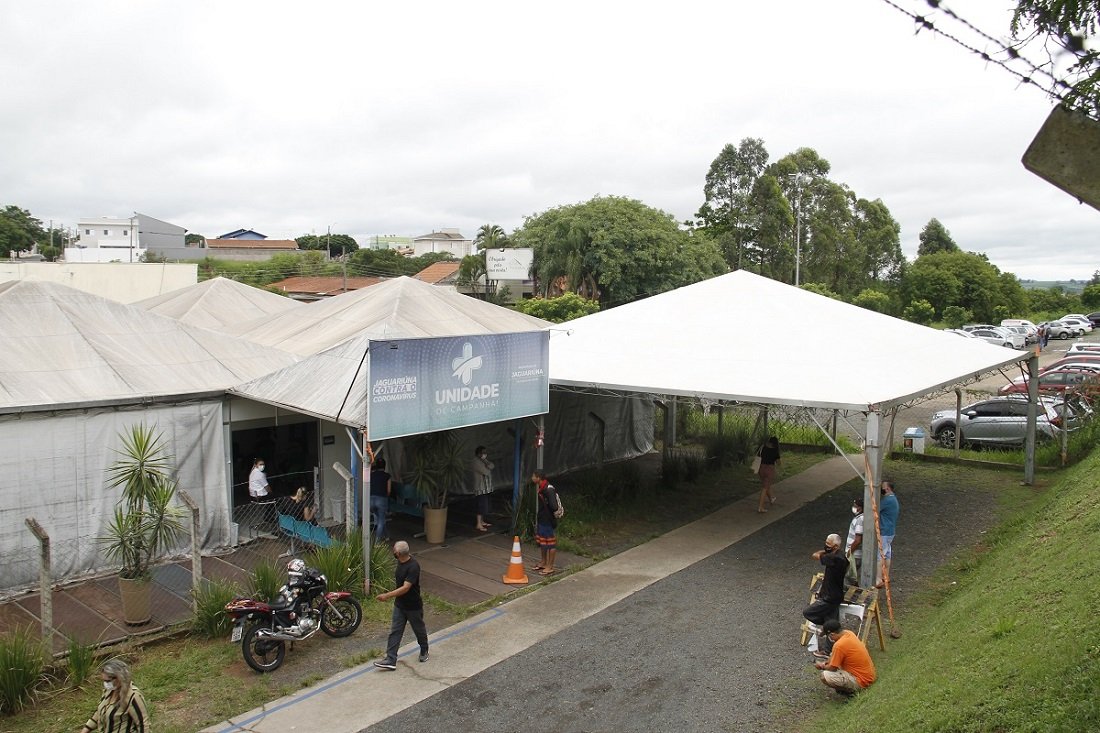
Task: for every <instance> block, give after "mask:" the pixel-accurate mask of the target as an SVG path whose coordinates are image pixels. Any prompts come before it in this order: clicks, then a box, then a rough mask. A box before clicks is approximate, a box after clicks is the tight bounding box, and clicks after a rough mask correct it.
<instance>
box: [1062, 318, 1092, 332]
mask: <svg viewBox="0 0 1100 733" xmlns="http://www.w3.org/2000/svg"><path fill="white" fill-rule="evenodd" d="M1058 320H1059V321H1061V322H1062V323H1068V324H1069V325H1071V326H1077V327H1078V328H1080V329H1081V333H1083V334H1085V333H1092V321H1090V320H1089V319H1087V318H1085V317H1084V316H1062V317H1061V318H1059V319H1058Z"/></svg>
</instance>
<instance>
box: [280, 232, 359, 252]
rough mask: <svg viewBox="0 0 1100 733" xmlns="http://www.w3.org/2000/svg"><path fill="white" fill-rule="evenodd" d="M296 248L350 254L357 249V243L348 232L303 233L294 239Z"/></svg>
mask: <svg viewBox="0 0 1100 733" xmlns="http://www.w3.org/2000/svg"><path fill="white" fill-rule="evenodd" d="M294 241H295V242H297V243H298V249H306V250H320V251H322V252H328V253H330V254H332V255H333V256H339V255H342V254H351V253H352V252H357V251H358V250H359V244H358V243H357V242H356V241H355V238H354V237H352V236H351V235H350V234H332V235H329V234H327V233H326V234H303V235H302V236H300V237H296V238H295V239H294Z"/></svg>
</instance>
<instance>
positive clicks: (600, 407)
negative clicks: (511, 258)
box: [229, 277, 653, 486]
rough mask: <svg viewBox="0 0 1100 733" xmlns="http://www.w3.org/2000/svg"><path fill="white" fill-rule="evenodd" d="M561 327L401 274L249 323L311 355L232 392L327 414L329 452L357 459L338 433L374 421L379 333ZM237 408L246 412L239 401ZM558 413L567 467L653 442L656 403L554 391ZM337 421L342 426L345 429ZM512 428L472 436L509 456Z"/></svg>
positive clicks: (554, 418)
mask: <svg viewBox="0 0 1100 733" xmlns="http://www.w3.org/2000/svg"><path fill="white" fill-rule="evenodd" d="M551 325H552V324H550V323H548V322H546V321H543V320H541V319H538V318H533V317H531V316H527V315H524V314H522V313H518V312H516V311H513V310H510V309H507V308H501V307H500V306H496V305H493V304H491V303H486V302H484V301H481V300H477V299H475V298H471V297H469V296H466V295H462V294H459V293H457V292H455V291H454V290H452V289H450V288H439V287H435V286H433V285H428V284H426V283H423V282H420V281H418V280H414V279H412V278H408V277H400V278H396V279H394V280H390V281H388V282H385V283H381V284H379V285H374V286H372V287H370V288H366V289H364V290H358V291H352V292H349V293H345V294H342V295H338V296H336V297H334V298H331V299H329V300H326V301H324V302H320V303H315V304H311V305H309V306H307V307H305V308H300V309H294V310H292V311H288V312H286V313H284V314H281V315H279V316H276V317H274V318H272V319H270V320H269V321H268V322H267V323H266V324H262V325H261V324H256V325H255V326H254V327H249V328H247V329H244V330H245V331H247V333H246V334H245V336H246V337H247V338H249V339H254V340H256V341H257V342H258V343H261V344H265V345H270V346H276V347H278V348H282V349H286V350H288V351H292V352H294V353H297V354H302V355H303V357H304V358H303V359H302V361H300V362H299V363H297V364H294V365H292V366H290V367H287V368H285V369H281V370H279V371H277V372H273V373H271V374H267V375H264V376H262V377H258V378H257V379H255V380H252V381H251V382H248V383H245V384H242V385H239V386H237V387H234V388H233V389H231V390H229V391H230V393H231V394H233V395H236V396H238V397H241V398H246V399H247V400H249V401H252V402H256V403H263V404H267V405H271V406H274V407H275V408H277V409H278V410H280V411H281V412H286V411H291V412H295V413H299V414H303V415H310V416H313V417H315V418H318V419H320V420H321V421H323V428H324V430H325V431H331V433H333V437H334V439H335V440H334V444H335V446H336V447H335V448H333V449H332V450H331V451H330V452H329V455H330V456H331V458H332V459H333V460H340V461H347V460H350V452H351V447H350V441H348V440H346V439H345V438H343V437H338V436H339V435H340V433H345V434H346V429H348V428H350V429H352V430H360V429H364V428H366V427H367V423H368V421H367V382H366V370H365V369H364V360H365V358H367V357H366V354H367V347H368V343H369V341H370V340H371V339H391V338H415V337H431V336H462V335H476V334H491V333H518V332H524V331H538V330H543V329H545V328H548V327H550V326H551ZM232 410H233V413H234V414H236V413H237V411H238V407H237V406H234V407H233V408H232ZM234 419H235V418H234ZM549 419H550V422H549V424H548V425H547V430H548V431H550V432H551V433H552V434H557V435H570V440H571V443H570V444H569V445H568V446H564V447H563V446H561V445H560V444H559V447H558V448H557V449H556V450H559V451H560V454H552V455H551V460H552V461H556V463H554V465H557V466H559V467H560V468H568V467H573V466H576V465H582V464H584V463H594V462H597V461H598V460H600V459H612V458H621V457H627V456H634V455H639V454H640V453H644V452H646V451H648V450H649V449H650V447H651V446H652V428H653V423H652V406H651V404H650V403H648V402H646V403H644V404H639V403H637V402H624V401H622V400H617V399H609V398H598V397H584V398H578V397H577V396H575V395H566V396H564V397H563V396H561V395H552V398H551V412H550V418H549ZM325 425H328V426H329V427H325ZM336 426H340V427H341V428H342V429H341V430H339V431H337V430H336V429H335V427H336ZM509 427H510V426H507V425H498V426H496V427H486V426H482V427H479V428H471V429H468V430H469V431H470V432H469V434H468V435H467V437H468V440H469V441H473V442H478V443H480V444H483V445H485V446H487V447H488V448H489V449H490V450H491V451H493V452H494V454H495V455H498V456H500V455H506V454H510V453H511V452H512V444H511V442H510V441H511V438H510V436H509V433H508V429H509ZM533 432H534V430H533V427H532V430H531V433H532V434H533ZM398 443H399V442H398ZM471 448H472V446H471ZM395 458H396V461H395V460H394V459H395ZM400 460H401V459H400V453H399V452H397V453H396V455H394V454H391V460H390V466H389V468H390V470H391V472H392V473H394V474H395V475H400V473H401V465H400ZM331 464H332V460H329V459H328V457H326V459H325V460H323V467H324V470H325V472H326V473H325V481H324V482H325V484H326V485H329V486H331V485H337V486H340V485H342V482H341V481H340V480H339V479H338V477H337V475H336V474H335V472H334V471H332V468H331ZM497 473H498V475H497V477H496V478H497V481H498V482H499V483H502V484H503V483H508V482H510V480H511V475H510V471H509V469H508V466H506V465H503V464H501V465H499V466H498V469H497Z"/></svg>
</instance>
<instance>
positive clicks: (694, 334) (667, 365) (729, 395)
mask: <svg viewBox="0 0 1100 733" xmlns="http://www.w3.org/2000/svg"><path fill="white" fill-rule="evenodd" d="M1025 358H1027V354H1024V353H1022V352H1018V351H1014V350H1010V349H1005V348H1002V347H998V346H993V345H991V344H987V343H985V342H984V341H980V340H979V339H963V338H959V337H958V336H956V335H954V334H950V333H945V332H943V331H937V330H935V329H932V328H927V327H925V326H919V325H916V324H913V323H909V322H908V321H903V320H900V319H897V318H893V317H891V316H886V315H883V314H881V313H876V312H874V311H870V310H866V309H864V308H860V307H858V306H854V305H849V304H847V303H842V302H840V301H837V300H833V299H832V298H827V297H824V296H821V295H817V294H814V293H811V292H809V291H806V290H802V289H800V288H796V287H793V286H790V285H785V284H783V283H779V282H776V281H774V280H769V279H768V278H765V277H761V276H759V275H754V274H752V273H750V272H745V271H744V270H740V271H738V272H733V273H730V274H728V275H722V276H720V277H716V278H712V279H710V280H705V281H703V282H700V283H696V284H694V285H688V286H686V287H683V288H679V289H677V290H673V291H670V292H667V293H662V294H660V295H655V296H653V297H652V298H646V299H645V300H641V301H637V302H634V303H629V304H627V305H622V306H619V307H618V308H613V309H611V310H607V311H602V312H600V313H595V314H593V315H590V316H585V317H583V318H578V319H576V320H574V321H570V322H568V323H563V324H561V325H560V327H559V328H556V329H554V331H552V332H551V336H550V383H551V384H554V385H568V386H572V387H587V388H598V389H605V390H620V391H628V392H640V393H647V394H663V395H684V396H689V397H696V398H699V399H704V400H707V399H709V400H715V401H717V400H727V401H741V402H750V403H760V404H781V405H795V406H807V407H824V408H836V409H843V410H858V411H868V410H870V409H875V408H878V409H885V408H887V407H890V406H891V405H895V404H901V403H904V402H906V401H908V400H910V399H913V398H915V397H918V396H921V395H924V394H928V393H930V392H933V391H935V390H937V389H939V388H942V387H946V386H949V385H952V384H956V383H958V382H960V381H963V380H965V379H968V378H970V377H973V376H977V375H980V374H983V373H986V372H989V371H991V370H993V369H995V368H997V367H999V366H1001V365H1006V364H1011V363H1013V362H1016V361H1020V360H1022V359H1025Z"/></svg>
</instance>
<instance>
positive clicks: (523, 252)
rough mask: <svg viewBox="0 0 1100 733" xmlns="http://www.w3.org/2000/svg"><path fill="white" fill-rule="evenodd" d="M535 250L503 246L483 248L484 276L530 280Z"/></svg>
mask: <svg viewBox="0 0 1100 733" xmlns="http://www.w3.org/2000/svg"><path fill="white" fill-rule="evenodd" d="M534 261H535V250H533V249H530V248H528V247H524V248H519V247H517V248H505V249H487V250H485V277H486V278H488V279H489V280H530V279H531V265H532V263H534Z"/></svg>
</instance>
